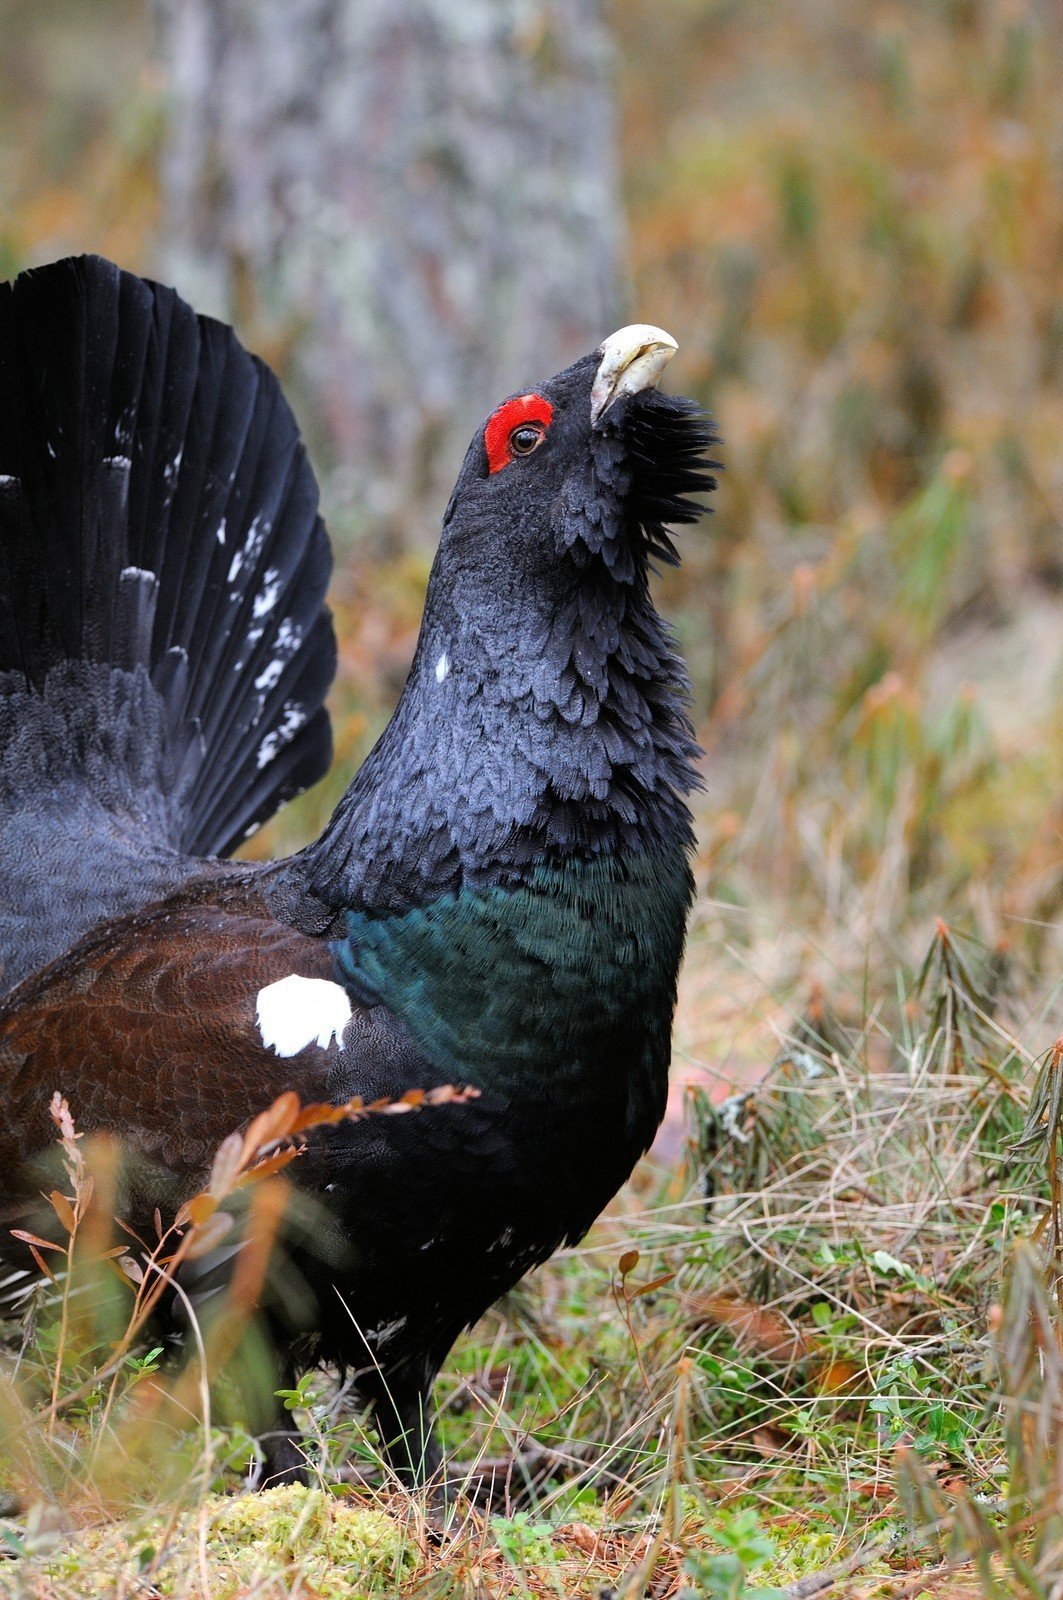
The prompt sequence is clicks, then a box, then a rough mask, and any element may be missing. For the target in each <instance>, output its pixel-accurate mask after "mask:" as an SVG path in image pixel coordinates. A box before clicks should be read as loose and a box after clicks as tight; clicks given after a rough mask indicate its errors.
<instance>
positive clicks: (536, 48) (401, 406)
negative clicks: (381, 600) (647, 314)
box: [155, 0, 620, 546]
mask: <svg viewBox="0 0 1063 1600" xmlns="http://www.w3.org/2000/svg"><path fill="white" fill-rule="evenodd" d="M155 5H156V11H157V15H158V18H159V23H160V39H161V49H162V57H163V62H164V65H165V66H166V68H167V69H168V75H169V87H170V119H169V133H168V142H167V146H166V151H165V156H164V163H163V188H164V202H165V221H164V240H165V242H164V256H165V260H164V268H165V271H166V273H167V275H168V276H169V277H170V278H171V279H172V281H174V282H175V283H176V284H177V286H178V287H179V288H180V289H181V290H182V292H183V293H185V294H186V295H187V296H188V297H189V298H190V299H192V300H193V301H194V302H195V303H196V304H197V305H198V306H200V307H204V308H206V309H209V310H213V311H214V312H215V313H216V314H218V315H221V316H225V317H227V318H229V319H230V320H234V321H235V322H236V323H237V326H238V327H240V328H241V330H242V332H243V333H244V336H245V337H248V338H249V339H250V341H251V342H252V343H253V344H254V345H256V347H257V348H259V349H261V350H262V351H263V353H264V354H266V355H268V356H270V357H271V358H272V359H273V360H274V361H275V362H277V363H278V364H279V366H280V368H281V370H282V374H283V376H284V378H285V381H286V383H287V384H288V385H290V387H291V392H292V397H293V400H294V403H295V405H296V409H297V411H298V412H299V415H300V420H301V421H302V423H303V425H304V428H305V429H306V431H307V433H308V436H309V438H310V440H311V445H312V448H313V449H314V453H315V459H316V461H317V463H318V465H319V467H322V468H323V476H324V478H325V484H326V502H327V504H328V506H329V509H330V511H331V513H332V515H333V517H334V519H336V520H337V521H338V522H339V524H340V526H341V527H342V526H343V525H344V524H345V523H346V524H347V525H348V526H350V527H351V528H352V529H353V531H354V532H356V533H358V532H367V533H370V534H372V535H373V536H375V537H376V538H377V539H379V540H381V541H383V542H385V543H388V544H391V545H392V546H395V545H401V544H403V543H407V542H410V541H411V540H412V541H414V542H420V541H422V540H424V539H425V538H427V537H429V536H430V534H431V533H432V532H434V529H435V527H436V526H437V524H438V518H439V514H440V512H441V510H442V507H443V505H444V503H445V499H446V494H447V492H448V489H449V486H450V484H451V483H452V482H453V479H454V476H455V474H456V471H457V468H458V466H459V465H460V462H461V459H462V454H463V452H464V449H465V446H466V444H467V443H468V439H469V437H470V435H471V432H472V430H473V428H474V427H475V426H476V424H477V423H478V422H479V421H481V420H482V418H483V416H484V415H485V414H486V413H487V412H489V411H490V410H491V409H492V407H493V406H494V404H495V403H496V402H497V401H498V400H500V399H502V398H503V397H504V396H505V395H506V394H507V393H510V392H512V391H513V390H514V389H518V388H521V387H523V386H524V385H526V384H528V383H531V382H534V381H535V380H536V379H538V378H542V377H546V376H548V375H549V374H550V373H552V372H554V371H555V370H557V369H558V368H559V367H561V366H563V365H565V364H566V363H567V362H568V361H570V360H572V359H574V358H575V357H576V356H578V355H580V354H582V353H583V352H584V351H586V350H588V349H592V348H593V347H594V346H595V345H596V344H597V343H598V342H599V340H601V339H602V338H603V337H604V336H605V335H606V334H608V333H609V332H610V331H611V330H612V328H613V326H614V325H615V323H616V321H617V320H618V310H617V306H618V299H619V296H618V290H617V262H618V254H619V248H618V247H619V239H620V222H619V201H618V186H617V173H616V139H615V130H614V110H613V100H612V92H611V85H610V65H611V58H610V49H609V40H608V35H607V32H606V29H605V25H604V23H603V20H602V16H601V0H155Z"/></svg>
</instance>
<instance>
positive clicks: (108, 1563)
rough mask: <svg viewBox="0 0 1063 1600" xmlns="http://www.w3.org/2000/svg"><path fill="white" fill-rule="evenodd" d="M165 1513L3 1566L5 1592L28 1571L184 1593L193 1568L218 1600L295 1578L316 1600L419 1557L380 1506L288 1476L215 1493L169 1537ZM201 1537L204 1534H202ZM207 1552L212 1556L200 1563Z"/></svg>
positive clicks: (88, 1586) (116, 1587)
mask: <svg viewBox="0 0 1063 1600" xmlns="http://www.w3.org/2000/svg"><path fill="white" fill-rule="evenodd" d="M165 1530H166V1524H165V1523H164V1522H163V1521H162V1519H160V1518H154V1519H152V1520H151V1521H146V1522H140V1523H136V1524H134V1523H125V1524H123V1525H119V1526H117V1527H114V1528H108V1529H106V1530H100V1531H90V1532H88V1533H86V1534H84V1535H82V1536H81V1537H80V1538H78V1539H76V1540H73V1541H72V1542H71V1543H70V1544H69V1545H67V1546H66V1547H65V1549H64V1550H63V1551H62V1552H61V1553H60V1554H58V1555H55V1554H53V1555H51V1556H50V1557H42V1558H34V1557H32V1556H30V1557H29V1558H27V1560H26V1561H25V1562H22V1561H20V1562H18V1563H17V1564H11V1565H10V1566H8V1567H5V1568H4V1569H2V1570H0V1594H11V1595H15V1594H21V1593H23V1592H25V1587H26V1580H28V1579H29V1578H31V1577H32V1578H33V1579H37V1580H45V1581H46V1580H48V1579H51V1580H53V1581H55V1582H56V1583H57V1584H59V1585H63V1584H65V1585H68V1586H69V1588H70V1590H71V1592H73V1593H76V1594H78V1595H80V1596H85V1597H86V1600H89V1597H93V1596H97V1595H99V1596H105V1595H106V1596H110V1595H113V1594H115V1593H116V1592H121V1591H122V1588H123V1585H128V1586H129V1587H130V1588H132V1586H133V1585H134V1584H135V1582H136V1581H137V1580H138V1579H139V1580H140V1581H142V1582H146V1581H148V1580H149V1579H150V1582H151V1584H152V1585H153V1586H154V1587H155V1588H156V1589H157V1590H158V1592H159V1593H160V1594H163V1595H174V1596H177V1595H181V1594H183V1593H185V1592H187V1590H186V1584H187V1579H188V1577H189V1574H190V1573H193V1572H194V1573H195V1575H196V1581H197V1583H199V1585H200V1589H199V1590H197V1591H196V1592H197V1593H198V1592H201V1589H202V1582H203V1579H204V1578H206V1580H207V1581H208V1582H209V1585H210V1591H209V1592H210V1593H211V1595H212V1596H213V1597H214V1600H226V1597H227V1596H235V1595H237V1594H242V1593H244V1592H245V1590H246V1589H247V1588H248V1587H249V1586H250V1585H256V1586H259V1585H260V1586H261V1588H258V1587H256V1589H255V1592H256V1593H262V1594H263V1595H264V1596H265V1595H267V1594H273V1593H274V1592H276V1593H277V1594H287V1593H288V1592H289V1590H290V1588H291V1586H292V1584H293V1583H294V1582H295V1580H296V1579H298V1580H299V1582H300V1583H301V1585H302V1587H303V1590H304V1591H305V1592H306V1593H308V1594H309V1593H312V1594H314V1595H315V1596H318V1597H320V1600H359V1597H361V1596H365V1597H366V1600H369V1597H370V1596H376V1595H392V1594H394V1592H395V1589H396V1587H397V1584H398V1582H399V1580H400V1579H401V1578H402V1577H403V1576H404V1575H405V1574H408V1573H409V1572H410V1571H411V1570H412V1569H413V1568H414V1566H415V1565H416V1562H417V1555H416V1551H415V1549H414V1547H413V1546H412V1545H411V1544H410V1543H409V1541H408V1540H407V1538H406V1536H405V1534H404V1532H403V1530H402V1528H401V1527H400V1526H399V1524H398V1523H396V1522H395V1521H394V1520H393V1518H391V1517H389V1516H387V1515H386V1514H385V1513H384V1512H382V1511H377V1510H374V1509H372V1508H370V1507H366V1506H357V1505H349V1504H347V1503H345V1502H344V1501H343V1500H340V1499H337V1498H335V1497H334V1496H332V1495H329V1494H326V1493H324V1492H323V1491H322V1490H320V1489H308V1488H305V1487H304V1486H302V1485H292V1486H289V1487H285V1488H280V1489H268V1490H265V1491H264V1492H262V1493H260V1494H253V1495H240V1496H238V1497H235V1498H225V1497H223V1496H219V1495H212V1496H211V1497H210V1498H209V1499H207V1500H206V1501H204V1502H203V1506H202V1507H201V1509H200V1511H199V1513H198V1514H188V1515H185V1516H183V1517H181V1518H180V1519H179V1520H178V1522H177V1525H176V1527H175V1528H174V1529H173V1532H172V1534H171V1536H170V1538H169V1540H168V1541H167V1542H166V1543H165V1545H163V1544H162V1541H163V1540H164V1539H165ZM201 1536H202V1537H201ZM203 1551H205V1552H206V1554H205V1556H203V1557H202V1559H203V1560H205V1562H206V1570H205V1572H204V1568H203V1566H202V1565H201V1564H200V1563H201V1552H203Z"/></svg>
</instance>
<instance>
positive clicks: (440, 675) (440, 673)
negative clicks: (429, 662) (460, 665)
mask: <svg viewBox="0 0 1063 1600" xmlns="http://www.w3.org/2000/svg"><path fill="white" fill-rule="evenodd" d="M449 671H450V658H449V656H448V655H447V652H446V651H445V650H444V651H443V654H442V655H441V656H440V658H439V660H438V661H437V662H436V682H437V683H442V682H443V679H444V678H445V677H446V675H447V673H448V672H449Z"/></svg>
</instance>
